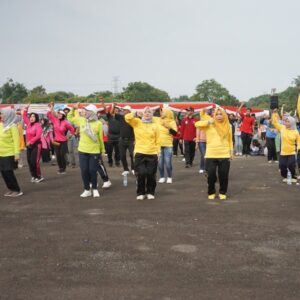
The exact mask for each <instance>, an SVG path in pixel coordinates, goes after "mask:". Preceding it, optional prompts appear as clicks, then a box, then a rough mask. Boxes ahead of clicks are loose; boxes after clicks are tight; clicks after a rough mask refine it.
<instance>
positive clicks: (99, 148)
mask: <svg viewBox="0 0 300 300" xmlns="http://www.w3.org/2000/svg"><path fill="white" fill-rule="evenodd" d="M68 121H69V122H71V123H72V124H74V125H76V126H77V127H79V128H80V140H79V145H78V151H80V152H83V153H92V154H97V153H104V152H105V148H104V142H103V130H102V123H101V122H100V121H91V122H89V123H90V126H91V129H92V130H93V132H94V134H95V136H96V137H97V141H94V140H93V139H91V138H90V137H89V136H88V135H87V134H86V132H85V126H86V122H87V120H86V118H83V117H80V116H79V115H78V114H77V113H76V114H75V111H74V109H72V110H71V111H70V112H69V113H68Z"/></svg>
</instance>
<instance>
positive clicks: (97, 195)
mask: <svg viewBox="0 0 300 300" xmlns="http://www.w3.org/2000/svg"><path fill="white" fill-rule="evenodd" d="M93 197H94V198H96V197H100V194H99V192H98V190H93Z"/></svg>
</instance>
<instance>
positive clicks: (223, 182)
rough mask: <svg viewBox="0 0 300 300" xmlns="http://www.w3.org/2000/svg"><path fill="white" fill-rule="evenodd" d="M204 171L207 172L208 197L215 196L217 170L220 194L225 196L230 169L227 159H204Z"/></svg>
mask: <svg viewBox="0 0 300 300" xmlns="http://www.w3.org/2000/svg"><path fill="white" fill-rule="evenodd" d="M205 169H206V171H207V175H208V177H207V182H208V195H211V194H215V193H216V188H215V183H216V181H217V169H218V177H219V183H220V189H219V192H220V194H226V193H227V188H228V178H229V169H230V160H229V158H206V160H205Z"/></svg>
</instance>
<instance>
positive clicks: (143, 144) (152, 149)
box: [125, 113, 160, 155]
mask: <svg viewBox="0 0 300 300" xmlns="http://www.w3.org/2000/svg"><path fill="white" fill-rule="evenodd" d="M125 121H126V122H127V123H128V124H129V125H130V126H131V127H132V128H133V131H134V136H135V146H134V153H141V154H151V155H154V154H156V155H158V154H159V153H160V135H159V126H158V124H157V123H156V122H151V123H143V122H142V120H141V119H139V118H135V117H134V115H133V113H130V114H126V115H125Z"/></svg>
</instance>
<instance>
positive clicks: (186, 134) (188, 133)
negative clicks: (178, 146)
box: [180, 117, 197, 141]
mask: <svg viewBox="0 0 300 300" xmlns="http://www.w3.org/2000/svg"><path fill="white" fill-rule="evenodd" d="M196 122H197V120H196V119H195V118H194V117H193V118H187V117H186V118H184V119H182V121H181V132H180V138H181V139H183V140H184V141H193V140H194V139H195V138H196V127H195V123H196Z"/></svg>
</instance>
